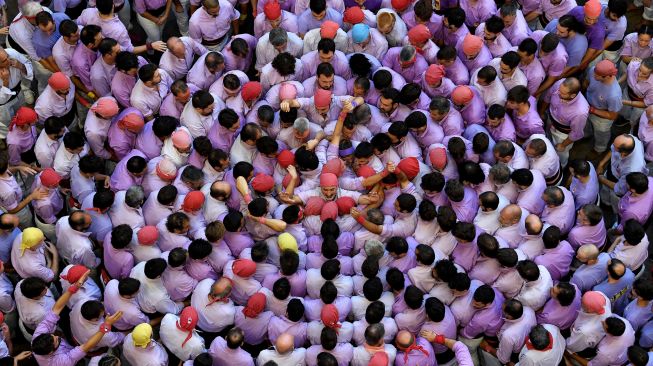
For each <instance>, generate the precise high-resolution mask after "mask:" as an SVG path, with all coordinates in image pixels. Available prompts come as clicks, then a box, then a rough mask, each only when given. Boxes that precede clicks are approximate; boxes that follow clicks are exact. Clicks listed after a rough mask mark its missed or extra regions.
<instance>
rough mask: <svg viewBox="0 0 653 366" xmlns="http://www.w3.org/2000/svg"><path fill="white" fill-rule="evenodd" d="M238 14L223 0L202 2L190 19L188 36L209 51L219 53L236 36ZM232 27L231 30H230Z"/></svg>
mask: <svg viewBox="0 0 653 366" xmlns="http://www.w3.org/2000/svg"><path fill="white" fill-rule="evenodd" d="M239 18H240V13H239V12H238V10H236V9H234V7H233V6H232V4H231V3H229V2H228V1H224V0H209V1H203V2H202V7H200V8H199V9H197V10H196V11H195V12H194V13H193V15H191V17H190V21H189V26H188V35H189V36H190V37H191V38H193V39H194V40H196V41H197V42H199V43H201V44H202V45H203V46H205V47H207V48H208V49H209V50H211V51H217V52H219V51H221V50H222V49H223V48H224V46H225V45H226V44H227V42H228V41H229V36H230V35H231V33H232V30H233V33H234V34H238V33H239V32H238V28H239V23H238V19H239ZM232 27H233V29H232Z"/></svg>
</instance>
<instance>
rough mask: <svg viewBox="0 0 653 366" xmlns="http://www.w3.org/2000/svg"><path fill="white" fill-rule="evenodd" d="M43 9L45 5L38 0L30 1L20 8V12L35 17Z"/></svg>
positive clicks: (25, 15)
mask: <svg viewBox="0 0 653 366" xmlns="http://www.w3.org/2000/svg"><path fill="white" fill-rule="evenodd" d="M42 11H43V6H42V5H41V4H39V3H37V2H36V1H28V2H26V3H25V5H23V7H22V8H21V9H20V13H21V14H22V15H23V16H24V17H35V16H36V14H38V13H40V12H42Z"/></svg>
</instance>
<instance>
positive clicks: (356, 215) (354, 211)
mask: <svg viewBox="0 0 653 366" xmlns="http://www.w3.org/2000/svg"><path fill="white" fill-rule="evenodd" d="M349 214H350V215H351V217H353V218H354V219H358V218H359V217H360V215H361V212H360V211H359V210H358V209H357V208H356V207H352V208H351V211H349Z"/></svg>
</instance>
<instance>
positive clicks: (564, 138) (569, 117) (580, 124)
mask: <svg viewBox="0 0 653 366" xmlns="http://www.w3.org/2000/svg"><path fill="white" fill-rule="evenodd" d="M580 88H581V85H580V82H579V81H578V79H576V78H571V77H570V78H566V79H563V80H560V81H558V82H556V83H555V84H553V86H552V87H551V93H547V94H546V95H545V100H548V102H547V103H548V106H549V113H548V116H549V121H548V122H549V123H550V126H551V127H550V128H549V131H550V133H551V140H552V142H553V144H554V146H555V149H556V151H557V152H558V156H559V157H560V165H561V166H562V167H564V166H566V165H567V162H568V160H569V151H570V150H571V148H572V147H573V146H574V142H576V141H578V140H580V139H582V138H583V137H584V133H585V132H584V131H585V125H586V123H587V117H588V116H589V110H590V105H589V103H588V102H587V100H586V99H585V96H584V95H583V94H582V93H581V92H580Z"/></svg>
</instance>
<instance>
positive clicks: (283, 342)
mask: <svg viewBox="0 0 653 366" xmlns="http://www.w3.org/2000/svg"><path fill="white" fill-rule="evenodd" d="M294 344H295V337H293V336H292V334H288V333H283V334H281V335H280V336H279V338H277V341H276V343H275V344H274V345H275V347H276V348H277V352H279V353H280V354H286V353H288V352H292V351H293V349H294V348H295V346H294Z"/></svg>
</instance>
